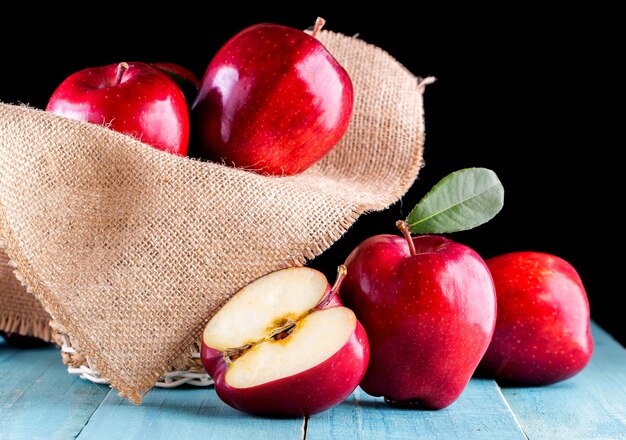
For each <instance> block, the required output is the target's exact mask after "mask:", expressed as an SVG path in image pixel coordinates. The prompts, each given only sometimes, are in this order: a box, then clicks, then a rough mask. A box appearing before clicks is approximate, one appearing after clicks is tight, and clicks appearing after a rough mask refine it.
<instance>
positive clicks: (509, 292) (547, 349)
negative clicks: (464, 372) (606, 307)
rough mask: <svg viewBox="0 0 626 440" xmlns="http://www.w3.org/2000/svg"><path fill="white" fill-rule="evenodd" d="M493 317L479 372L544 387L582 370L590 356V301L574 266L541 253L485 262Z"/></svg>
mask: <svg viewBox="0 0 626 440" xmlns="http://www.w3.org/2000/svg"><path fill="white" fill-rule="evenodd" d="M487 266H488V267H489V269H490V270H491V274H492V276H493V280H494V283H495V286H496V295H497V298H498V319H497V322H496V329H495V332H494V334H493V339H492V340H491V344H489V349H488V350H487V353H485V356H484V358H483V360H482V361H481V363H480V371H481V372H483V373H485V374H488V375H490V376H493V377H495V378H497V379H500V380H502V381H504V382H511V383H518V384H526V385H546V384H551V383H554V382H558V381H561V380H564V379H567V378H569V377H571V376H573V375H575V374H576V373H578V372H579V371H581V370H582V369H583V368H584V367H585V366H586V365H587V363H588V362H589V359H591V355H592V352H593V339H592V337H591V331H590V326H589V302H588V300H587V294H586V292H585V288H584V286H583V283H582V281H581V279H580V276H579V275H578V273H577V272H576V270H575V269H574V268H573V267H572V265H571V264H569V263H568V262H567V261H565V260H563V259H562V258H559V257H557V256H555V255H550V254H546V253H542V252H511V253H508V254H504V255H500V256H497V257H493V258H490V259H488V260H487Z"/></svg>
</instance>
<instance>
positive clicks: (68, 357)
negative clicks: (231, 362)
mask: <svg viewBox="0 0 626 440" xmlns="http://www.w3.org/2000/svg"><path fill="white" fill-rule="evenodd" d="M54 327H55V326H54V324H52V328H53V330H52V335H53V338H54V341H55V342H56V343H57V344H58V345H59V346H60V347H61V358H62V360H63V364H64V365H67V372H68V373H70V374H75V375H78V376H79V377H80V378H81V379H85V380H88V381H91V382H93V383H98V384H107V385H108V384H109V380H108V379H107V378H106V377H102V376H101V375H100V373H98V371H96V370H95V369H93V368H92V366H91V365H89V362H88V361H87V359H85V357H84V356H83V355H81V354H80V353H79V352H78V351H76V350H75V349H74V347H72V342H71V341H70V337H69V336H68V335H67V334H65V333H61V332H59V331H58V330H57V329H55V328H54ZM181 385H193V386H196V387H208V386H211V385H213V379H212V378H211V376H209V375H208V374H207V372H206V371H205V370H204V367H203V366H202V362H201V361H200V344H199V343H198V344H195V350H194V351H193V353H192V354H191V356H190V357H189V358H188V362H187V368H186V369H182V370H174V371H170V372H169V373H166V374H164V375H163V376H161V377H160V378H159V380H158V381H157V383H156V384H155V385H154V386H155V387H158V388H176V387H179V386H181Z"/></svg>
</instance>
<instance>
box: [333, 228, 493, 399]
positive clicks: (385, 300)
mask: <svg viewBox="0 0 626 440" xmlns="http://www.w3.org/2000/svg"><path fill="white" fill-rule="evenodd" d="M412 241H413V244H414V246H415V251H416V253H415V255H412V254H411V251H410V249H409V246H408V243H407V241H406V239H405V238H404V237H399V236H395V235H377V236H374V237H370V238H368V239H366V240H365V241H363V242H362V243H361V244H360V245H359V246H357V247H356V248H355V249H354V250H353V251H352V253H351V254H350V255H349V256H348V258H347V260H346V263H345V264H346V267H347V270H348V274H347V276H346V279H345V280H344V282H343V284H342V285H341V287H340V289H339V294H340V297H341V299H342V301H343V302H344V303H345V304H346V306H347V307H350V308H351V309H352V310H353V311H354V312H355V314H356V316H357V318H358V320H359V321H360V322H361V323H362V324H363V327H364V328H365V331H366V332H367V335H368V338H369V343H370V350H371V357H370V363H369V367H368V369H367V371H366V373H365V376H364V378H363V380H362V381H361V388H362V389H363V390H364V391H365V392H366V393H368V394H371V395H373V396H384V398H385V400H387V401H388V402H389V403H395V404H399V405H407V406H408V405H410V406H414V405H415V406H418V407H422V408H427V409H441V408H445V407H447V406H449V405H450V404H452V403H453V402H454V401H455V400H456V399H457V398H458V397H459V396H460V395H461V393H462V392H463V390H464V389H465V387H466V386H467V383H468V382H469V380H470V378H471V376H472V374H473V373H474V371H475V369H476V367H477V365H478V363H479V361H480V359H481V358H482V356H483V354H484V353H485V350H486V349H487V346H488V344H489V341H490V340H491V336H492V333H493V330H494V326H495V322H496V297H495V289H494V285H493V280H492V278H491V274H490V273H489V270H488V269H487V266H486V264H485V262H484V261H483V259H482V258H481V257H480V256H479V255H478V254H477V253H476V252H475V251H474V250H472V249H471V248H469V247H467V246H465V245H462V244H460V243H456V242H454V241H452V240H450V239H447V238H445V237H442V236H436V235H424V236H418V237H412Z"/></svg>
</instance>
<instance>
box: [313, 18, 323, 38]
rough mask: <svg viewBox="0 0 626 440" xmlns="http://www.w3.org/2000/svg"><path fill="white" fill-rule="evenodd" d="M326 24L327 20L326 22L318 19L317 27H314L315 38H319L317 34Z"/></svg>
mask: <svg viewBox="0 0 626 440" xmlns="http://www.w3.org/2000/svg"><path fill="white" fill-rule="evenodd" d="M325 24H326V20H324V19H323V18H322V17H317V20H315V26H313V32H311V36H312V37H313V38H317V34H319V33H320V31H321V30H322V28H323V27H324V25H325Z"/></svg>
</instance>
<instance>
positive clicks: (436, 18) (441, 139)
mask: <svg viewBox="0 0 626 440" xmlns="http://www.w3.org/2000/svg"><path fill="white" fill-rule="evenodd" d="M233 3H234V2H233ZM168 6H169V7H168V9H166V10H159V8H157V7H156V6H155V7H154V8H153V9H148V10H140V11H138V12H132V11H131V10H129V7H128V6H126V5H124V4H122V3H118V4H102V3H101V4H99V5H98V7H99V10H97V11H96V10H87V9H86V7H85V5H84V4H83V5H81V6H80V7H71V6H67V7H65V9H63V8H62V7H60V6H55V7H54V9H52V8H51V9H50V10H42V9H41V8H40V7H38V8H35V7H28V6H26V7H21V8H20V6H19V5H18V6H17V8H19V9H22V10H18V11H15V12H14V13H10V14H9V13H4V14H3V16H2V18H1V20H2V23H1V24H2V26H0V41H1V42H2V58H1V61H0V101H4V102H8V103H18V102H23V103H28V104H30V105H32V106H35V107H39V108H44V107H45V105H46V103H47V100H48V98H49V96H50V95H51V94H52V92H53V91H54V89H55V88H56V86H57V85H58V84H59V83H60V82H61V81H62V80H63V79H65V78H66V77H67V76H68V75H69V74H71V73H73V72H75V71H77V70H80V69H83V68H86V67H95V66H99V65H105V64H110V63H115V62H120V61H146V62H154V61H168V62H174V63H179V64H181V65H183V66H185V67H187V68H189V69H190V70H191V71H192V72H194V73H195V74H196V75H197V76H199V77H201V76H202V74H203V72H204V69H205V67H206V65H207V64H208V62H209V60H210V59H211V56H212V55H213V54H214V53H215V52H216V51H217V50H218V48H219V47H220V45H221V44H223V43H224V42H225V41H226V40H227V39H228V38H230V37H231V36H232V35H234V34H235V33H236V32H238V31H239V30H241V29H243V28H244V27H246V26H248V25H251V24H254V23H259V22H275V23H279V24H284V25H289V26H293V27H296V28H306V27H309V26H310V25H311V24H312V23H313V21H314V20H315V18H316V16H317V15H321V16H323V17H324V18H325V19H326V20H327V25H326V28H327V29H330V30H334V31H339V32H342V33H345V34H348V35H353V34H356V33H359V34H360V38H362V39H364V40H366V41H368V42H370V43H373V44H376V45H378V46H380V47H382V48H383V49H385V50H386V51H387V52H389V53H390V54H391V55H393V56H394V57H395V58H396V59H398V60H399V61H400V62H401V63H403V64H404V65H405V66H406V67H407V68H409V70H411V71H412V72H413V73H414V74H416V75H420V76H426V75H434V76H436V77H437V79H438V81H437V82H436V83H435V84H434V85H432V86H429V87H428V89H427V91H426V94H425V109H426V125H427V141H426V147H425V167H424V168H423V169H422V171H421V172H420V175H419V178H418V179H417V181H416V182H415V184H414V185H413V187H412V189H411V190H410V191H409V192H408V194H407V195H406V196H405V197H404V198H403V200H402V201H401V202H399V203H397V204H395V205H393V206H391V207H390V208H389V209H388V210H386V211H383V212H379V213H370V214H368V215H365V216H363V217H361V219H359V220H358V221H357V223H356V224H355V225H354V226H353V227H352V228H351V229H350V231H349V232H348V233H347V234H346V235H345V236H344V237H343V238H342V239H341V240H339V241H338V242H337V243H336V244H335V245H333V247H331V248H330V249H329V250H328V251H327V252H325V253H324V254H323V255H322V256H321V257H319V258H318V259H316V260H315V261H313V262H312V264H313V265H314V266H316V267H319V268H321V269H323V270H324V271H325V272H327V275H328V276H329V277H330V278H331V279H334V270H335V267H336V265H337V264H339V263H341V262H342V261H343V260H344V259H345V257H346V256H347V254H348V253H349V252H350V251H351V250H352V248H354V246H356V245H357V244H358V243H359V242H360V241H361V240H363V239H365V238H366V237H369V236H371V235H374V234H379V233H395V229H394V222H395V220H397V219H399V218H403V217H405V216H406V214H408V212H409V211H410V209H411V208H412V207H413V206H414V205H415V203H417V202H418V201H419V199H420V198H421V197H422V196H423V195H424V194H425V193H426V192H427V191H428V189H429V188H430V187H431V186H432V185H433V184H434V183H436V182H437V181H438V180H439V179H440V178H442V177H443V176H445V175H446V174H448V173H449V172H452V171H455V170H457V169H460V168H465V167H471V166H481V167H488V168H491V169H493V170H494V171H496V173H497V174H498V176H499V177H500V180H501V181H502V183H503V185H504V187H505V191H506V196H505V206H504V209H503V210H502V211H501V213H500V214H499V215H498V216H497V217H496V218H495V219H494V220H492V221H491V222H490V223H488V224H486V225H483V226H481V227H479V228H477V229H475V230H473V231H468V232H463V233H457V234H453V235H452V236H451V238H453V239H455V240H457V241H460V242H462V243H464V244H467V245H469V246H471V247H473V248H474V249H475V250H476V251H478V252H479V253H480V254H481V255H482V256H483V257H484V258H488V257H491V256H494V255H497V254H501V253H504V252H510V251H515V250H537V251H543V252H549V253H553V254H555V255H558V256H560V257H562V258H564V259H566V260H567V261H569V262H570V263H571V264H572V265H573V266H574V267H575V268H576V269H577V270H578V272H579V274H580V275H581V278H582V279H583V282H584V284H585V286H586V288H587V293H588V296H589V300H590V303H591V310H592V317H593V318H594V319H595V320H596V321H597V322H598V323H599V324H600V325H602V326H603V327H604V328H605V329H607V330H608V331H609V332H610V333H611V334H613V335H614V336H615V337H616V338H618V339H619V340H620V341H621V342H622V343H623V344H626V325H625V324H624V320H623V318H622V310H623V308H622V307H621V306H620V305H619V304H620V301H621V302H623V301H622V300H621V297H622V296H623V294H624V289H623V281H622V278H623V269H622V264H621V260H622V258H623V257H622V249H623V248H622V244H623V240H622V238H621V234H622V233H621V231H620V229H621V228H622V225H623V223H624V222H623V220H622V219H623V217H622V216H621V215H620V214H619V213H618V212H619V210H621V209H622V206H623V205H624V202H623V200H624V196H623V194H622V192H623V185H622V184H620V183H618V182H619V180H618V179H619V175H620V169H619V168H620V166H621V163H620V161H619V159H618V157H619V154H620V150H622V149H623V147H624V140H623V136H622V135H621V133H620V132H619V131H618V114H620V115H621V116H623V100H622V98H621V97H618V93H617V91H618V79H617V77H618V75H619V74H621V73H622V72H623V70H621V69H620V68H618V63H619V60H620V59H622V58H623V47H619V45H618V41H619V40H618V38H617V34H618V27H617V23H616V20H617V16H618V14H617V13H616V12H615V11H609V10H601V9H599V8H595V9H592V8H590V7H588V6H585V5H583V6H581V7H580V8H572V7H568V8H564V9H559V10H554V11H550V10H546V9H545V7H533V5H530V4H526V3H525V4H524V6H523V7H522V6H520V7H519V8H516V7H514V6H510V5H509V6H507V8H506V9H503V8H502V7H499V6H498V7H493V6H492V7H489V8H488V7H486V6H477V5H475V4H469V3H467V4H466V5H465V6H462V7H460V8H459V7H456V6H451V5H446V6H445V7H444V8H442V9H437V8H435V7H432V6H429V5H428V4H421V3H416V4H415V8H416V10H417V12H416V13H413V12H408V11H406V10H405V9H404V8H403V7H402V6H400V5H399V4H393V3H391V2H386V3H385V4H381V5H380V6H379V8H377V9H373V8H369V7H367V6H364V5H362V4H361V5H359V6H357V7H354V8H352V9H353V10H351V11H349V12H348V11H340V10H337V7H338V6H336V7H334V8H329V7H324V6H322V5H320V4H316V3H314V2H306V3H304V4H301V5H299V7H298V8H295V7H294V8H284V7H283V8H277V7H276V8H273V9H272V8H271V7H269V6H267V5H265V4H264V5H262V6H261V5H259V6H257V7H255V8H252V9H251V8H250V7H249V6H245V5H242V4H233V7H232V8H231V10H227V9H226V8H225V7H223V6H221V7H220V8H218V9H216V8H215V7H213V6H212V7H210V8H209V7H207V10H202V9H197V8H196V7H195V6H192V4H191V3H185V2H178V3H173V4H170V5H168ZM14 7H15V6H14ZM620 79H621V78H620ZM619 124H620V125H619V126H623V122H622V120H620V121H619ZM252 218H253V215H252Z"/></svg>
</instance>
